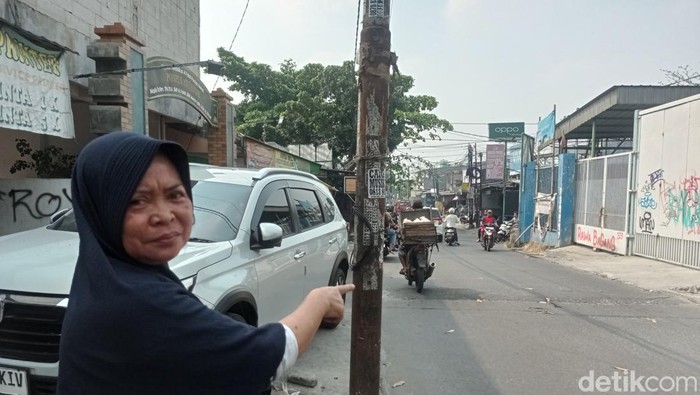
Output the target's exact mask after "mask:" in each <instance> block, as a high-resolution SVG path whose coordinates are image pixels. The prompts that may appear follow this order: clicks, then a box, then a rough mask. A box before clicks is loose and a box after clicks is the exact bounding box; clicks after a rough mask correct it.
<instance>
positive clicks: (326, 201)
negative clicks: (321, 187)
mask: <svg viewBox="0 0 700 395" xmlns="http://www.w3.org/2000/svg"><path fill="white" fill-rule="evenodd" d="M319 195H320V196H321V200H323V216H324V218H325V219H326V222H331V221H333V220H334V219H335V202H334V201H333V199H331V198H329V197H328V196H325V195H323V194H319Z"/></svg>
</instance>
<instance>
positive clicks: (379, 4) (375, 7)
mask: <svg viewBox="0 0 700 395" xmlns="http://www.w3.org/2000/svg"><path fill="white" fill-rule="evenodd" d="M369 16H370V18H375V17H383V16H384V0H369Z"/></svg>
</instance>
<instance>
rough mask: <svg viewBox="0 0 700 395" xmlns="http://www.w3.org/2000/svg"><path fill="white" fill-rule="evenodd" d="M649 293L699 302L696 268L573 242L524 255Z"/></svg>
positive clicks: (698, 277) (698, 273)
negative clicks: (624, 254) (539, 252)
mask: <svg viewBox="0 0 700 395" xmlns="http://www.w3.org/2000/svg"><path fill="white" fill-rule="evenodd" d="M517 251H518V252H520V253H522V254H526V255H530V256H536V257H540V258H543V259H546V260H548V261H550V262H554V263H557V264H560V265H563V266H568V267H572V268H575V269H578V270H583V271H586V272H589V273H594V274H596V275H599V276H601V277H605V278H609V279H611V280H617V281H620V282H622V283H625V284H628V285H633V286H636V287H639V288H643V289H646V290H649V291H653V292H668V293H672V294H675V295H678V296H682V297H684V298H685V299H687V300H689V301H691V302H694V303H699V304H700V293H699V292H700V270H697V269H693V268H689V267H684V266H680V265H674V264H671V263H666V262H661V261H657V260H653V259H647V258H642V257H638V256H621V255H615V254H611V253H608V252H604V251H598V252H595V251H593V249H592V248H591V247H585V246H580V245H573V246H568V247H562V248H555V249H550V250H547V251H545V252H543V253H541V254H528V253H526V252H524V251H522V250H517Z"/></svg>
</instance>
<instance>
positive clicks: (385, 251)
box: [382, 225, 401, 258]
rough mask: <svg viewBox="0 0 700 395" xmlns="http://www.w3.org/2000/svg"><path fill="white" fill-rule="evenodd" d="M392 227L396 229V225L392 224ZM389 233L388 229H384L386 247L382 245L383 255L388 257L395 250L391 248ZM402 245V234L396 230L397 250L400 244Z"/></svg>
mask: <svg viewBox="0 0 700 395" xmlns="http://www.w3.org/2000/svg"><path fill="white" fill-rule="evenodd" d="M392 229H394V230H396V229H395V226H393V225H392ZM389 241H390V240H389V234H388V232H387V231H386V230H384V247H382V255H383V256H384V258H386V257H387V256H388V255H389V254H391V253H392V252H393V251H392V250H391V243H390V242H389ZM400 245H401V235H400V234H399V232H398V231H397V232H396V250H395V251H398V248H399V246H400Z"/></svg>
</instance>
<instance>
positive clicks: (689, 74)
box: [661, 65, 700, 86]
mask: <svg viewBox="0 0 700 395" xmlns="http://www.w3.org/2000/svg"><path fill="white" fill-rule="evenodd" d="M661 72H663V73H664V76H665V77H666V80H667V81H668V82H667V85H676V86H681V85H686V86H687V85H692V86H698V85H700V73H698V72H697V71H695V70H693V69H691V68H690V66H689V65H685V66H678V68H676V70H666V69H661Z"/></svg>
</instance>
